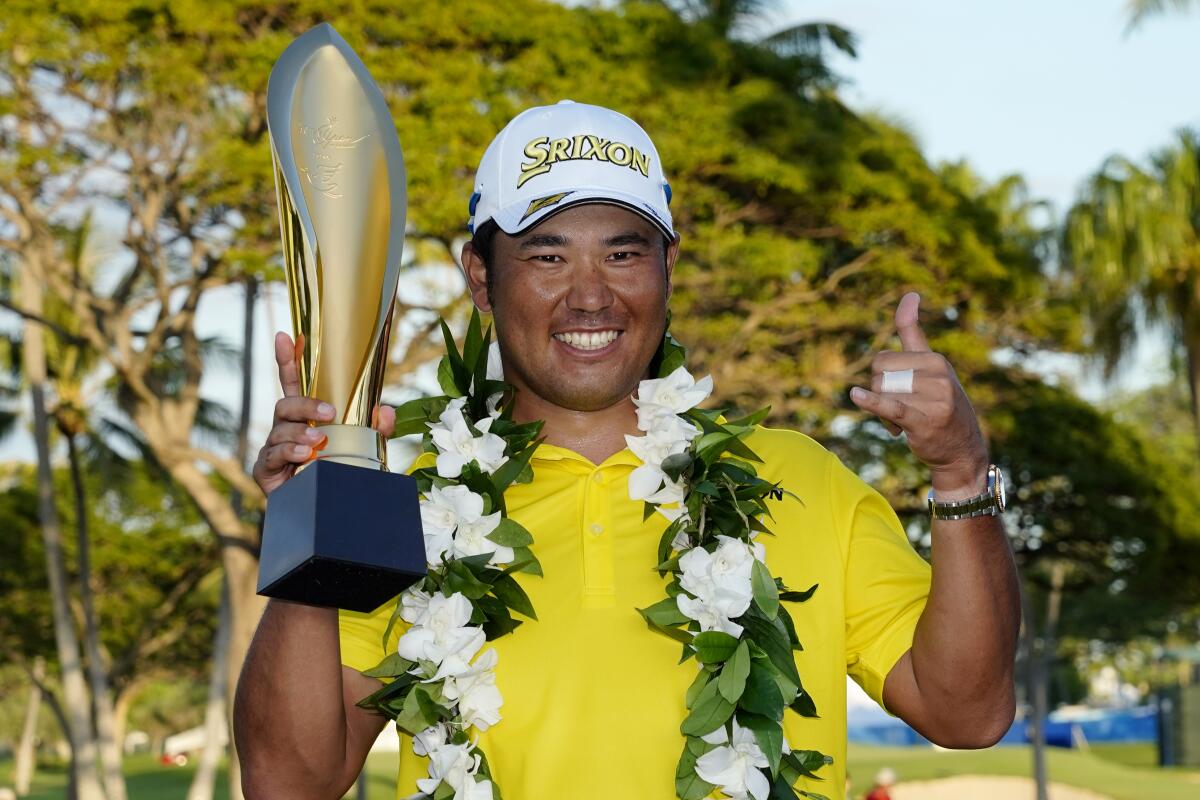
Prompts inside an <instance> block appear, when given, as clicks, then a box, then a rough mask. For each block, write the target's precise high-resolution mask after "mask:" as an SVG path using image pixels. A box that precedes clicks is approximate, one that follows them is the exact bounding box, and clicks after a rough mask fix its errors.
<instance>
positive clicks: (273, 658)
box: [233, 334, 395, 800]
mask: <svg viewBox="0 0 1200 800" xmlns="http://www.w3.org/2000/svg"><path fill="white" fill-rule="evenodd" d="M275 360H276V363H277V364H278V365H279V380H280V383H281V384H282V386H283V392H284V397H283V399H281V400H280V401H279V402H278V403H277V404H276V405H275V422H274V426H273V427H272V429H271V433H270V435H269V436H268V438H267V441H266V443H265V444H264V445H263V447H262V449H261V450H260V451H259V455H258V461H257V463H256V464H255V465H254V479H255V480H256V481H257V482H258V485H259V486H260V487H262V489H263V491H264V492H266V493H267V494H270V493H271V492H272V491H273V490H274V489H276V488H277V487H279V486H280V485H282V484H283V483H284V482H285V481H286V480H287V479H288V478H290V477H291V476H292V475H293V474H295V471H296V468H297V467H298V466H299V465H300V464H303V463H304V462H305V461H307V460H309V459H310V458H311V457H312V456H313V453H314V448H316V447H319V446H320V444H321V442H320V438H321V437H320V436H315V437H314V436H311V435H310V431H313V428H312V427H311V426H310V425H309V424H308V423H309V421H310V420H314V421H328V420H331V419H333V414H334V411H333V409H332V408H330V407H328V406H326V407H325V408H322V403H321V402H320V401H319V400H314V399H312V398H309V397H303V396H302V395H301V394H300V387H299V380H298V377H297V371H296V360H295V348H294V345H293V344H292V341H291V339H290V338H288V337H287V336H286V335H284V334H279V335H278V336H276V339H275ZM394 422H395V414H394V412H393V411H392V410H391V409H383V408H381V409H379V410H378V412H377V415H376V423H377V425H376V427H377V428H378V429H379V430H380V431H381V432H383V433H384V434H385V435H387V434H389V433H390V432H391V428H392V426H393V425H394ZM377 688H379V682H378V681H376V680H374V679H372V678H367V677H364V676H363V675H362V674H361V673H359V672H357V671H355V670H352V669H349V668H347V667H343V666H342V663H341V649H340V647H339V644H338V613H337V610H336V609H328V608H313V607H310V606H304V605H298V604H295V603H288V602H284V601H280V600H271V601H270V602H269V603H268V604H267V609H266V612H265V613H264V614H263V618H262V621H261V622H260V623H259V626H258V630H257V631H256V632H255V635H254V641H253V643H252V644H251V646H250V651H249V653H248V654H247V656H246V663H245V665H244V666H243V668H242V675H241V679H240V680H239V681H238V686H237V692H236V696H235V698H234V709H233V724H234V739H235V741H236V743H237V751H238V755H239V757H240V758H241V765H242V787H243V789H244V791H245V793H246V796H247V797H252V798H255V800H273V799H274V798H281V799H283V798H286V800H308V799H309V798H311V800H329V798H334V797H341V796H342V795H343V794H344V793H345V792H346V790H347V789H349V788H350V786H351V785H353V783H354V781H355V779H356V778H357V777H358V774H359V771H360V770H361V769H362V765H363V763H364V761H365V760H366V757H367V752H368V751H369V750H370V749H371V745H372V744H373V743H374V741H375V737H376V736H378V735H379V732H380V731H381V730H382V729H383V725H384V723H385V721H386V720H385V719H384V718H383V717H381V716H378V715H375V714H370V713H368V712H366V711H364V710H362V709H360V708H358V707H357V706H356V705H355V703H356V702H357V701H358V700H359V699H360V698H362V697H365V696H366V695H368V694H370V693H371V692H372V691H374V690H375V689H377Z"/></svg>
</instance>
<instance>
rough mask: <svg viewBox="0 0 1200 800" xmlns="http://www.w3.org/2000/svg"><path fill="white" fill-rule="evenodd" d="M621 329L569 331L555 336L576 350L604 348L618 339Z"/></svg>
mask: <svg viewBox="0 0 1200 800" xmlns="http://www.w3.org/2000/svg"><path fill="white" fill-rule="evenodd" d="M620 335H621V331H617V330H611V331H567V332H564V333H556V334H554V338H555V339H557V340H558V341H560V342H562V343H563V344H565V345H568V346H570V347H574V348H575V349H576V350H603V349H604V348H606V347H608V346H609V345H610V344H612V343H613V342H615V341H616V340H617V337H618V336H620Z"/></svg>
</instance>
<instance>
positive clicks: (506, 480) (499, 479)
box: [492, 445, 537, 492]
mask: <svg viewBox="0 0 1200 800" xmlns="http://www.w3.org/2000/svg"><path fill="white" fill-rule="evenodd" d="M535 450H537V445H530V446H528V447H526V448H525V449H524V450H522V451H521V452H520V453H518V454H517V455H515V456H510V457H509V459H508V461H505V462H504V463H503V464H501V465H500V468H499V469H498V470H496V471H495V472H493V473H492V483H493V484H495V487H496V491H498V492H503V491H504V490H505V489H507V488H508V487H509V486H510V485H511V484H513V483H515V482H517V479H518V478H520V477H521V473H522V472H524V471H525V469H526V467H528V466H529V459H531V458H533V453H534V451H535Z"/></svg>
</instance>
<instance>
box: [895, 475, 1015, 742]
mask: <svg viewBox="0 0 1200 800" xmlns="http://www.w3.org/2000/svg"><path fill="white" fill-rule="evenodd" d="M936 491H937V485H936V484H935V492H936ZM977 493H978V491H977V490H976V489H971V488H969V487H962V488H961V489H953V490H946V491H943V492H938V496H939V498H945V499H957V498H962V497H966V496H970V495H972V494H977ZM932 560H933V582H932V585H931V587H930V594H929V600H928V603H927V604H926V607H925V611H924V613H923V614H922V615H921V619H920V621H919V623H918V625H917V630H916V632H915V635H914V638H913V646H912V651H911V652H910V653H909V654H908V655H907V656H906V657H905V659H902V663H901V664H899V665H897V667H898V669H896V670H893V673H894V674H893V675H889V676H888V682H887V684H886V685H885V701H886V702H888V703H889V708H892V701H895V703H896V705H897V707H895V708H892V710H893V711H895V712H896V713H898V714H900V716H902V717H903V718H904V719H906V720H907V721H909V722H910V724H912V725H913V726H914V727H915V728H917V729H918V730H919V731H920V732H921V733H922V734H924V735H925V736H926V737H927V738H929V739H931V740H933V741H935V742H937V743H938V744H942V745H945V746H952V747H981V746H987V745H989V744H991V743H993V742H994V741H995V740H996V739H998V738H999V737H1000V736H1002V735H1003V734H1004V732H1005V731H1007V729H1008V727H1009V725H1011V723H1012V718H1013V709H1014V699H1013V660H1014V655H1015V652H1016V644H1017V636H1018V630H1019V626H1020V613H1021V612H1020V608H1021V603H1020V594H1019V588H1018V585H1017V573H1016V567H1015V564H1014V562H1013V557H1012V550H1011V548H1010V547H1009V544H1008V539H1007V537H1006V536H1005V532H1004V527H1003V523H1002V521H1001V519H1000V518H999V517H992V516H984V517H975V518H971V519H962V520H934V522H933V554H932ZM889 690H890V691H889Z"/></svg>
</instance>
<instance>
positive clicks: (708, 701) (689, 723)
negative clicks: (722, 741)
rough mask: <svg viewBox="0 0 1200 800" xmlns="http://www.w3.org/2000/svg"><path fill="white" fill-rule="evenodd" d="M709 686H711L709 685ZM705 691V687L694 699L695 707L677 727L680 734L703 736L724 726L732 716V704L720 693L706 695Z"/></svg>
mask: <svg viewBox="0 0 1200 800" xmlns="http://www.w3.org/2000/svg"><path fill="white" fill-rule="evenodd" d="M709 686H712V684H711V683H710V684H709ZM714 688H715V687H714ZM707 689H708V687H707V686H706V687H705V690H706V691H702V692H701V693H700V697H698V698H697V699H696V707H695V708H693V709H692V710H691V711H690V712H689V713H688V715H687V717H686V718H685V719H684V720H683V724H682V725H680V726H679V730H680V731H681V732H682V733H685V734H688V735H689V736H703V735H705V734H706V733H711V732H712V731H714V730H716V729H717V727H718V726H719V725H724V724H725V721H726V720H728V719H729V718H730V717H731V716H733V709H734V705H733V703H731V702H729V701H728V700H726V699H725V698H724V697H722V696H721V694H720V692H716V691H714V692H713V693H712V694H711V695H708V692H707Z"/></svg>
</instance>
